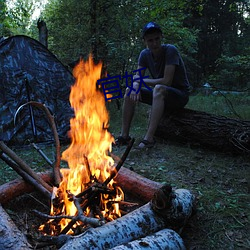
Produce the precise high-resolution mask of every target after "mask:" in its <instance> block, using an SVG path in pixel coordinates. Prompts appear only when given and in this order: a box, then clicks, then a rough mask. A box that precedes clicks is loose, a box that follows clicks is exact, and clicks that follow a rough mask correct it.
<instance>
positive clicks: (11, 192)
mask: <svg viewBox="0 0 250 250" xmlns="http://www.w3.org/2000/svg"><path fill="white" fill-rule="evenodd" d="M37 175H38V176H39V178H41V179H42V180H43V181H45V182H47V183H50V182H52V181H53V174H52V172H44V173H38V174H37ZM34 190H35V188H34V187H33V186H32V185H30V184H29V183H27V182H25V181H24V180H22V179H15V180H13V181H10V182H7V183H5V184H3V185H1V186H0V204H6V203H8V202H9V201H11V200H12V199H14V198H16V197H18V196H21V195H23V194H24V193H31V192H33V191H34Z"/></svg>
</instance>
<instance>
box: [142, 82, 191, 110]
mask: <svg viewBox="0 0 250 250" xmlns="http://www.w3.org/2000/svg"><path fill="white" fill-rule="evenodd" d="M166 88H167V90H168V94H167V95H166V97H165V112H171V111H175V110H178V109H182V108H184V106H185V105H186V104H187V103H188V100H189V93H188V91H183V90H179V89H176V88H172V87H168V86H166ZM140 92H141V100H140V101H141V102H143V103H146V104H149V105H152V101H153V91H150V90H148V89H146V88H141V91H140Z"/></svg>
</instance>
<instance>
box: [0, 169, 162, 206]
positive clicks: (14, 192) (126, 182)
mask: <svg viewBox="0 0 250 250" xmlns="http://www.w3.org/2000/svg"><path fill="white" fill-rule="evenodd" d="M38 176H39V177H40V178H41V179H42V180H44V181H45V182H47V183H51V182H53V174H52V172H51V171H47V172H43V173H38ZM115 180H116V182H117V183H118V184H119V186H120V187H121V188H122V189H123V191H124V192H125V194H126V193H129V194H130V195H133V196H134V197H135V198H137V199H139V200H140V201H141V202H142V203H147V202H149V201H150V200H151V199H152V197H153V195H154V193H155V191H156V190H157V189H158V188H160V187H161V186H162V185H161V184H160V183H158V182H155V181H151V180H149V179H147V178H145V177H143V176H141V175H139V174H137V173H135V172H133V171H131V170H129V169H127V168H124V167H121V169H120V171H119V172H118V174H117V176H116V177H115ZM33 191H34V187H32V186H31V185H30V184H28V183H26V182H25V181H24V180H22V179H16V180H13V181H10V182H8V183H5V184H3V185H1V186H0V203H1V204H6V203H7V202H8V201H10V200H12V199H14V198H16V197H18V196H20V195H22V194H24V193H29V192H33Z"/></svg>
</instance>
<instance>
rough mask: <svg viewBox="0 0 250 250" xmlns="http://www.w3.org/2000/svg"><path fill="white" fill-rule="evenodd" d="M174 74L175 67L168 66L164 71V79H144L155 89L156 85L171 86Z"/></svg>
mask: <svg viewBox="0 0 250 250" xmlns="http://www.w3.org/2000/svg"><path fill="white" fill-rule="evenodd" d="M174 72H175V65H166V66H165V69H164V76H163V78H157V79H149V78H146V79H143V81H144V82H145V83H146V84H147V85H148V86H151V87H154V86H155V85H156V84H163V85H166V86H171V85H172V82H173V78H174Z"/></svg>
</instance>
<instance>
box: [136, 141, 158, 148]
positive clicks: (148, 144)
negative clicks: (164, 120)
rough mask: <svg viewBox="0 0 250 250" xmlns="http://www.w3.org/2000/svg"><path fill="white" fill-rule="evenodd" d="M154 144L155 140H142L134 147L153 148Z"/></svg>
mask: <svg viewBox="0 0 250 250" xmlns="http://www.w3.org/2000/svg"><path fill="white" fill-rule="evenodd" d="M140 145H141V146H140ZM154 145H155V141H152V142H150V141H148V140H142V141H141V142H140V143H139V145H138V146H137V147H136V148H138V149H144V148H153V147H154Z"/></svg>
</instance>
